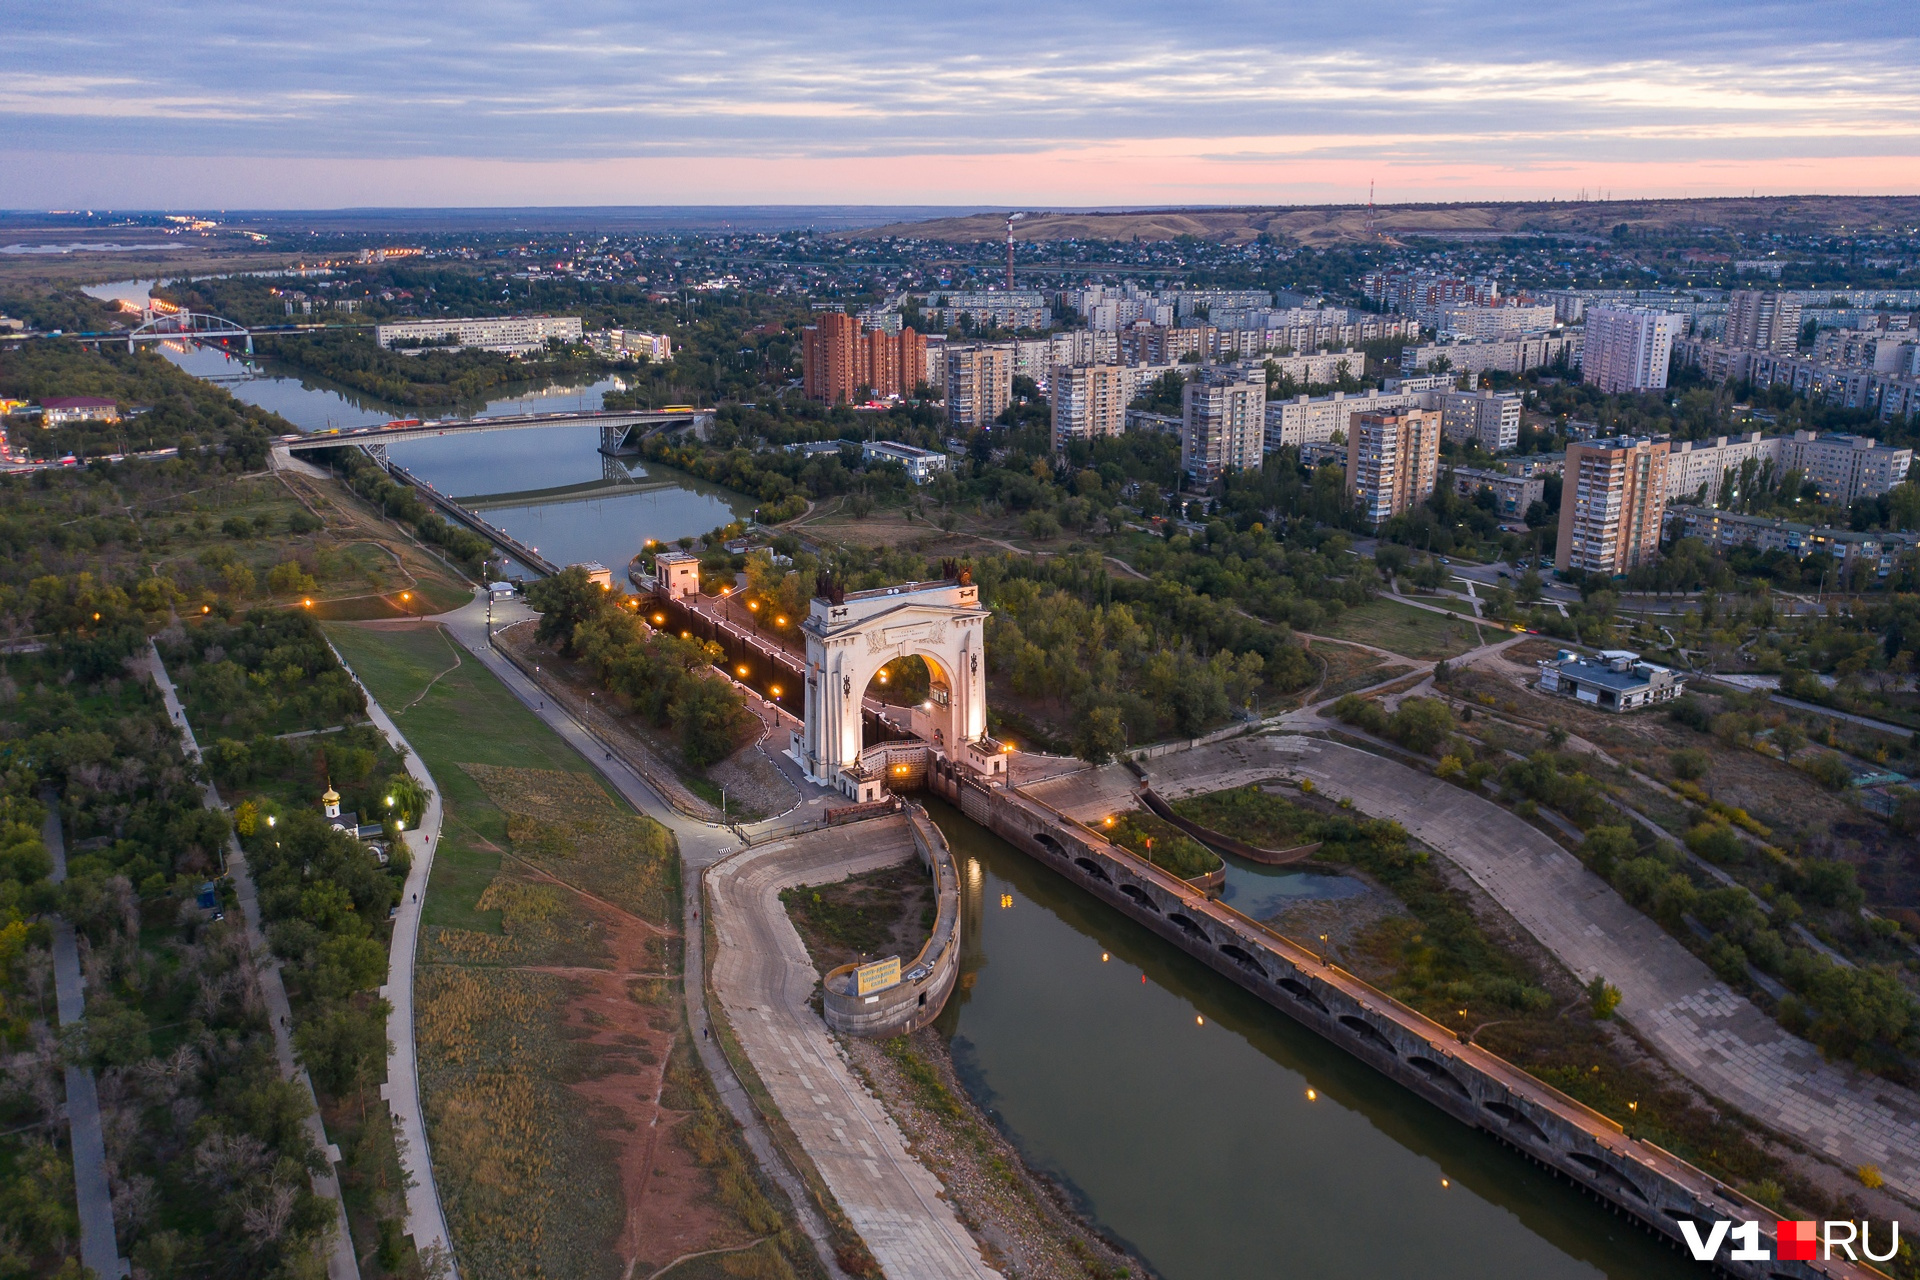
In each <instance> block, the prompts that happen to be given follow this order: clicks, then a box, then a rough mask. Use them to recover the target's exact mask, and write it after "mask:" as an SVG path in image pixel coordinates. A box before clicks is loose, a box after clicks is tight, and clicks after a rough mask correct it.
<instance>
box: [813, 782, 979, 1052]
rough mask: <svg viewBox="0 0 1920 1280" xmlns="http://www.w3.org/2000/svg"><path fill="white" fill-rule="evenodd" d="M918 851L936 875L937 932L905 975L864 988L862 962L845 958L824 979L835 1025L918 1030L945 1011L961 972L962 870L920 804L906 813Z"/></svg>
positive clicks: (870, 1031)
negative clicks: (861, 985)
mask: <svg viewBox="0 0 1920 1280" xmlns="http://www.w3.org/2000/svg"><path fill="white" fill-rule="evenodd" d="M907 833H908V835H909V837H910V838H911V839H912V841H913V852H914V856H915V857H916V858H918V859H919V860H920V865H921V866H923V867H925V868H927V870H928V872H929V873H930V874H931V875H932V876H933V881H934V895H935V902H936V909H935V915H934V922H933V934H932V936H931V937H929V938H928V939H927V945H926V946H924V947H922V948H921V949H920V954H919V955H917V956H915V957H914V958H913V959H912V960H911V961H910V962H908V963H906V964H903V965H902V966H901V974H900V981H899V982H898V983H897V984H895V985H894V986H891V987H888V988H886V989H885V990H882V991H875V992H871V993H868V994H864V995H863V994H861V992H860V990H859V987H858V985H857V975H858V971H859V966H858V965H851V964H843V965H841V966H840V967H839V968H837V969H835V970H833V971H832V972H831V973H829V974H827V976H826V979H825V981H824V982H823V983H822V984H821V1004H822V1008H823V1010H824V1011H825V1014H826V1019H827V1025H828V1026H829V1027H832V1028H833V1029H834V1030H835V1031H844V1032H847V1033H849V1034H851V1035H856V1036H864V1037H866V1038H868V1039H876V1040H877V1039H884V1038H886V1037H889V1036H901V1035H906V1034H907V1033H908V1032H910V1031H918V1030H919V1029H920V1028H921V1027H924V1026H926V1025H927V1024H928V1023H929V1022H932V1021H933V1020H934V1019H935V1018H936V1017H938V1016H939V1015H940V1010H941V1009H943V1008H945V1007H946V1003H947V997H948V996H949V995H950V994H952V992H953V984H954V982H955V980H957V979H958V978H959V976H960V876H959V872H958V870H957V868H956V867H955V866H954V861H953V852H952V851H951V850H950V849H948V848H947V838H946V837H945V836H943V835H941V834H940V828H938V827H936V826H934V825H933V823H932V822H931V821H929V820H928V818H927V816H926V814H924V813H921V812H919V811H918V810H910V811H909V812H908V813H907Z"/></svg>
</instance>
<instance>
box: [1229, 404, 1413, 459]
mask: <svg viewBox="0 0 1920 1280" xmlns="http://www.w3.org/2000/svg"><path fill="white" fill-rule="evenodd" d="M1433 403H1434V393H1433V392H1431V391H1404V390H1402V391H1381V390H1378V389H1371V390H1367V391H1362V392H1360V393H1358V394H1357V395H1349V394H1348V393H1347V392H1345V391H1336V392H1334V393H1333V394H1332V395H1330V396H1295V397H1294V398H1293V399H1291V400H1276V401H1274V402H1273V403H1271V404H1269V405H1268V406H1267V421H1266V450H1267V452H1268V453H1271V452H1273V451H1274V450H1275V449H1278V448H1280V447H1282V446H1283V445H1292V446H1293V447H1294V448H1296V449H1304V448H1306V447H1307V446H1308V445H1316V444H1326V443H1327V442H1328V441H1330V440H1332V439H1333V438H1334V437H1335V436H1336V435H1337V436H1339V437H1340V438H1341V439H1342V440H1351V439H1352V438H1353V420H1354V419H1355V418H1356V417H1358V416H1359V415H1360V414H1363V413H1399V412H1400V411H1401V410H1403V409H1425V408H1432V407H1433Z"/></svg>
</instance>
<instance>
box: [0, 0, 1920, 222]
mask: <svg viewBox="0 0 1920 1280" xmlns="http://www.w3.org/2000/svg"><path fill="white" fill-rule="evenodd" d="M0 37H4V38H0V179H3V180H0V207H11V208H75V207H101V208H162V207H172V208H258V209H266V208H304V209H318V208H343V207H365V206H384V207H395V206H432V207H446V206H502V205H608V204H625V205H633V204H649V205H655V204H688V203H700V204H714V203H756V204H781V203H827V204H954V205H962V204H964V205H980V204H987V205H1006V206H1009V207H1031V208H1039V207H1067V206H1112V205H1136V206H1138V205H1181V204H1256V203H1257V204H1272V203H1323V202H1353V201H1358V200H1364V199H1365V198H1366V194H1367V190H1368V184H1369V183H1372V184H1374V186H1375V189H1376V191H1377V193H1378V194H1377V198H1378V199H1379V200H1380V202H1382V203H1392V202H1398V201H1408V200H1470V199H1523V198H1541V199H1544V198H1547V197H1558V198H1561V199H1571V198H1576V197H1578V196H1580V195H1581V194H1582V193H1585V194H1586V195H1588V196H1592V195H1596V194H1607V193H1610V194H1611V195H1612V196H1613V197H1614V198H1628V197H1638V196H1705V195H1731V194H1742V195H1744V194H1747V193H1749V192H1759V193H1761V194H1786V193H1809V192H1824V193H1863V194H1912V193H1915V192H1920V78H1916V77H1915V76H1914V74H1913V70H1912V69H1913V68H1914V67H1915V66H1916V65H1920V57H1916V55H1917V54H1920V22H1917V21H1916V20H1915V11H1914V8H1913V5H1912V0H1855V2H1852V3H1844V4H1842V3H1829V2H1826V0H1803V2H1801V3H1791V4H1766V3H1760V4H1755V3H1744V2H1743V3H1733V2H1732V0H1662V2H1661V3H1644V2H1641V0H1587V2H1586V3H1582V4H1539V3H1533V4H1528V3H1516V2H1515V0H1459V2H1442V0H1400V2H1399V3H1392V4H1382V3H1374V2H1373V0H1350V2H1347V3H1339V4H1314V5H1302V4H1293V3H1268V4H1259V3H1248V2H1246V0H1224V2H1220V0H1216V2H1215V3H1210V4H1207V5H1204V6H1202V7H1201V8H1199V9H1188V8H1186V7H1185V6H1184V5H1180V4H1169V3H1166V2H1165V0H1155V2H1151V3H1149V2H1147V0H1104V2H1103V3H1098V4H1087V3H1078V2H1077V0H1075V2H1071V3H1059V2H1058V0H1055V2H1053V3H1033V2H1032V0H1027V2H1025V3H1015V2H1012V0H968V2H967V3H964V4H962V3H948V4H939V5H935V4H926V3H921V2H920V0H894V2H893V3H887V4H875V3H862V4H851V3H847V2H846V0H813V3H811V4H806V5H799V4H791V3H782V4H772V3H765V2H763V0H682V2H681V3H677V4H674V5H665V4H659V3H653V2H651V0H638V2H635V0H628V2H626V3H609V2H606V0H600V2H596V3H579V2H573V0H552V2H550V3H510V2H506V0H462V2H461V3H459V4H449V3H442V2H438V0H407V2H406V3H372V2H370V0H328V2H327V3H313V2H311V0H293V2H284V0H265V2H263V0H250V2H249V3H246V4H234V3H229V2H228V0H194V2H193V3H182V2H181V0H140V2H139V3H126V2H124V0H121V2H118V3H100V2H99V0H62V2H61V3H57V4H47V3H26V4H17V5H11V6H8V7H7V8H6V10H5V17H4V18H0Z"/></svg>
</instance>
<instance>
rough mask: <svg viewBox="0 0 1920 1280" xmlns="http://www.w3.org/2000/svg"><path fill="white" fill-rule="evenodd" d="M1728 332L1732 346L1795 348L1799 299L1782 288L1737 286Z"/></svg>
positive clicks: (1730, 301) (1730, 302)
mask: <svg viewBox="0 0 1920 1280" xmlns="http://www.w3.org/2000/svg"><path fill="white" fill-rule="evenodd" d="M1725 332H1726V336H1725V341H1726V344H1727V345H1728V346H1730V347H1757V348H1759V349H1760V350H1762V351H1792V350H1794V349H1795V348H1797V347H1798V346H1799V345H1800V299H1799V298H1798V297H1797V296H1796V295H1794V294H1791V293H1783V292H1782V291H1780V290H1779V289H1735V290H1734V291H1733V292H1732V293H1731V294H1730V295H1728V297H1727V327H1726V331H1725Z"/></svg>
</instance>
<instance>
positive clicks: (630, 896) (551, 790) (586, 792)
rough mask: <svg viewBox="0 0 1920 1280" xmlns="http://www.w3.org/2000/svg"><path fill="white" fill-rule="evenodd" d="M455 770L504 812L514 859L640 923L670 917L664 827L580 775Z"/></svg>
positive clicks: (671, 874) (668, 843)
mask: <svg viewBox="0 0 1920 1280" xmlns="http://www.w3.org/2000/svg"><path fill="white" fill-rule="evenodd" d="M460 767H461V768H462V769H463V770H465V771H466V772H467V774H468V776H470V777H471V778H473V780H474V781H475V782H477V783H479V784H480V787H481V789H482V790H483V791H485V792H486V793H487V799H489V800H491V801H493V803H494V804H495V805H497V806H499V807H500V809H501V810H503V811H504V812H505V813H506V815H507V835H508V837H509V838H511V839H512V841H513V851H514V853H515V855H516V856H518V857H520V858H522V859H524V860H526V861H528V862H530V863H533V864H534V865H536V866H538V867H540V868H541V869H542V870H545V871H547V872H550V873H551V874H552V875H554V876H555V877H557V878H558V879H560V880H562V881H564V882H565V883H567V884H568V885H571V886H573V887H575V888H578V889H581V890H584V891H585V892H587V893H590V894H593V895H594V896H595V897H597V898H601V899H603V900H605V901H607V902H610V903H612V904H613V905H614V906H616V907H619V908H621V909H622V910H625V911H630V912H632V913H633V914H635V915H637V916H640V917H642V918H643V919H647V920H653V921H664V920H670V919H672V917H673V914H674V909H675V905H676V903H677V902H678V899H679V892H680V885H679V873H678V868H677V865H676V862H675V859H674V855H673V843H672V837H671V836H670V835H669V834H668V833H667V830H666V828H665V827H662V826H661V825H660V824H659V823H657V822H650V821H648V820H647V819H645V818H642V817H640V816H638V815H636V814H632V813H628V812H626V811H625V810H623V809H621V808H619V807H617V806H616V805H615V804H614V803H613V801H612V800H611V799H610V798H608V796H607V793H606V792H605V791H603V790H601V789H600V786H599V784H598V783H596V782H595V781H594V780H593V779H592V778H591V777H590V776H588V775H586V774H582V773H565V772H561V771H559V770H554V769H514V768H507V767H503V766H500V765H489V764H473V763H469V762H463V763H462V764H461V766H460ZM489 892H491V887H490V888H489Z"/></svg>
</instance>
